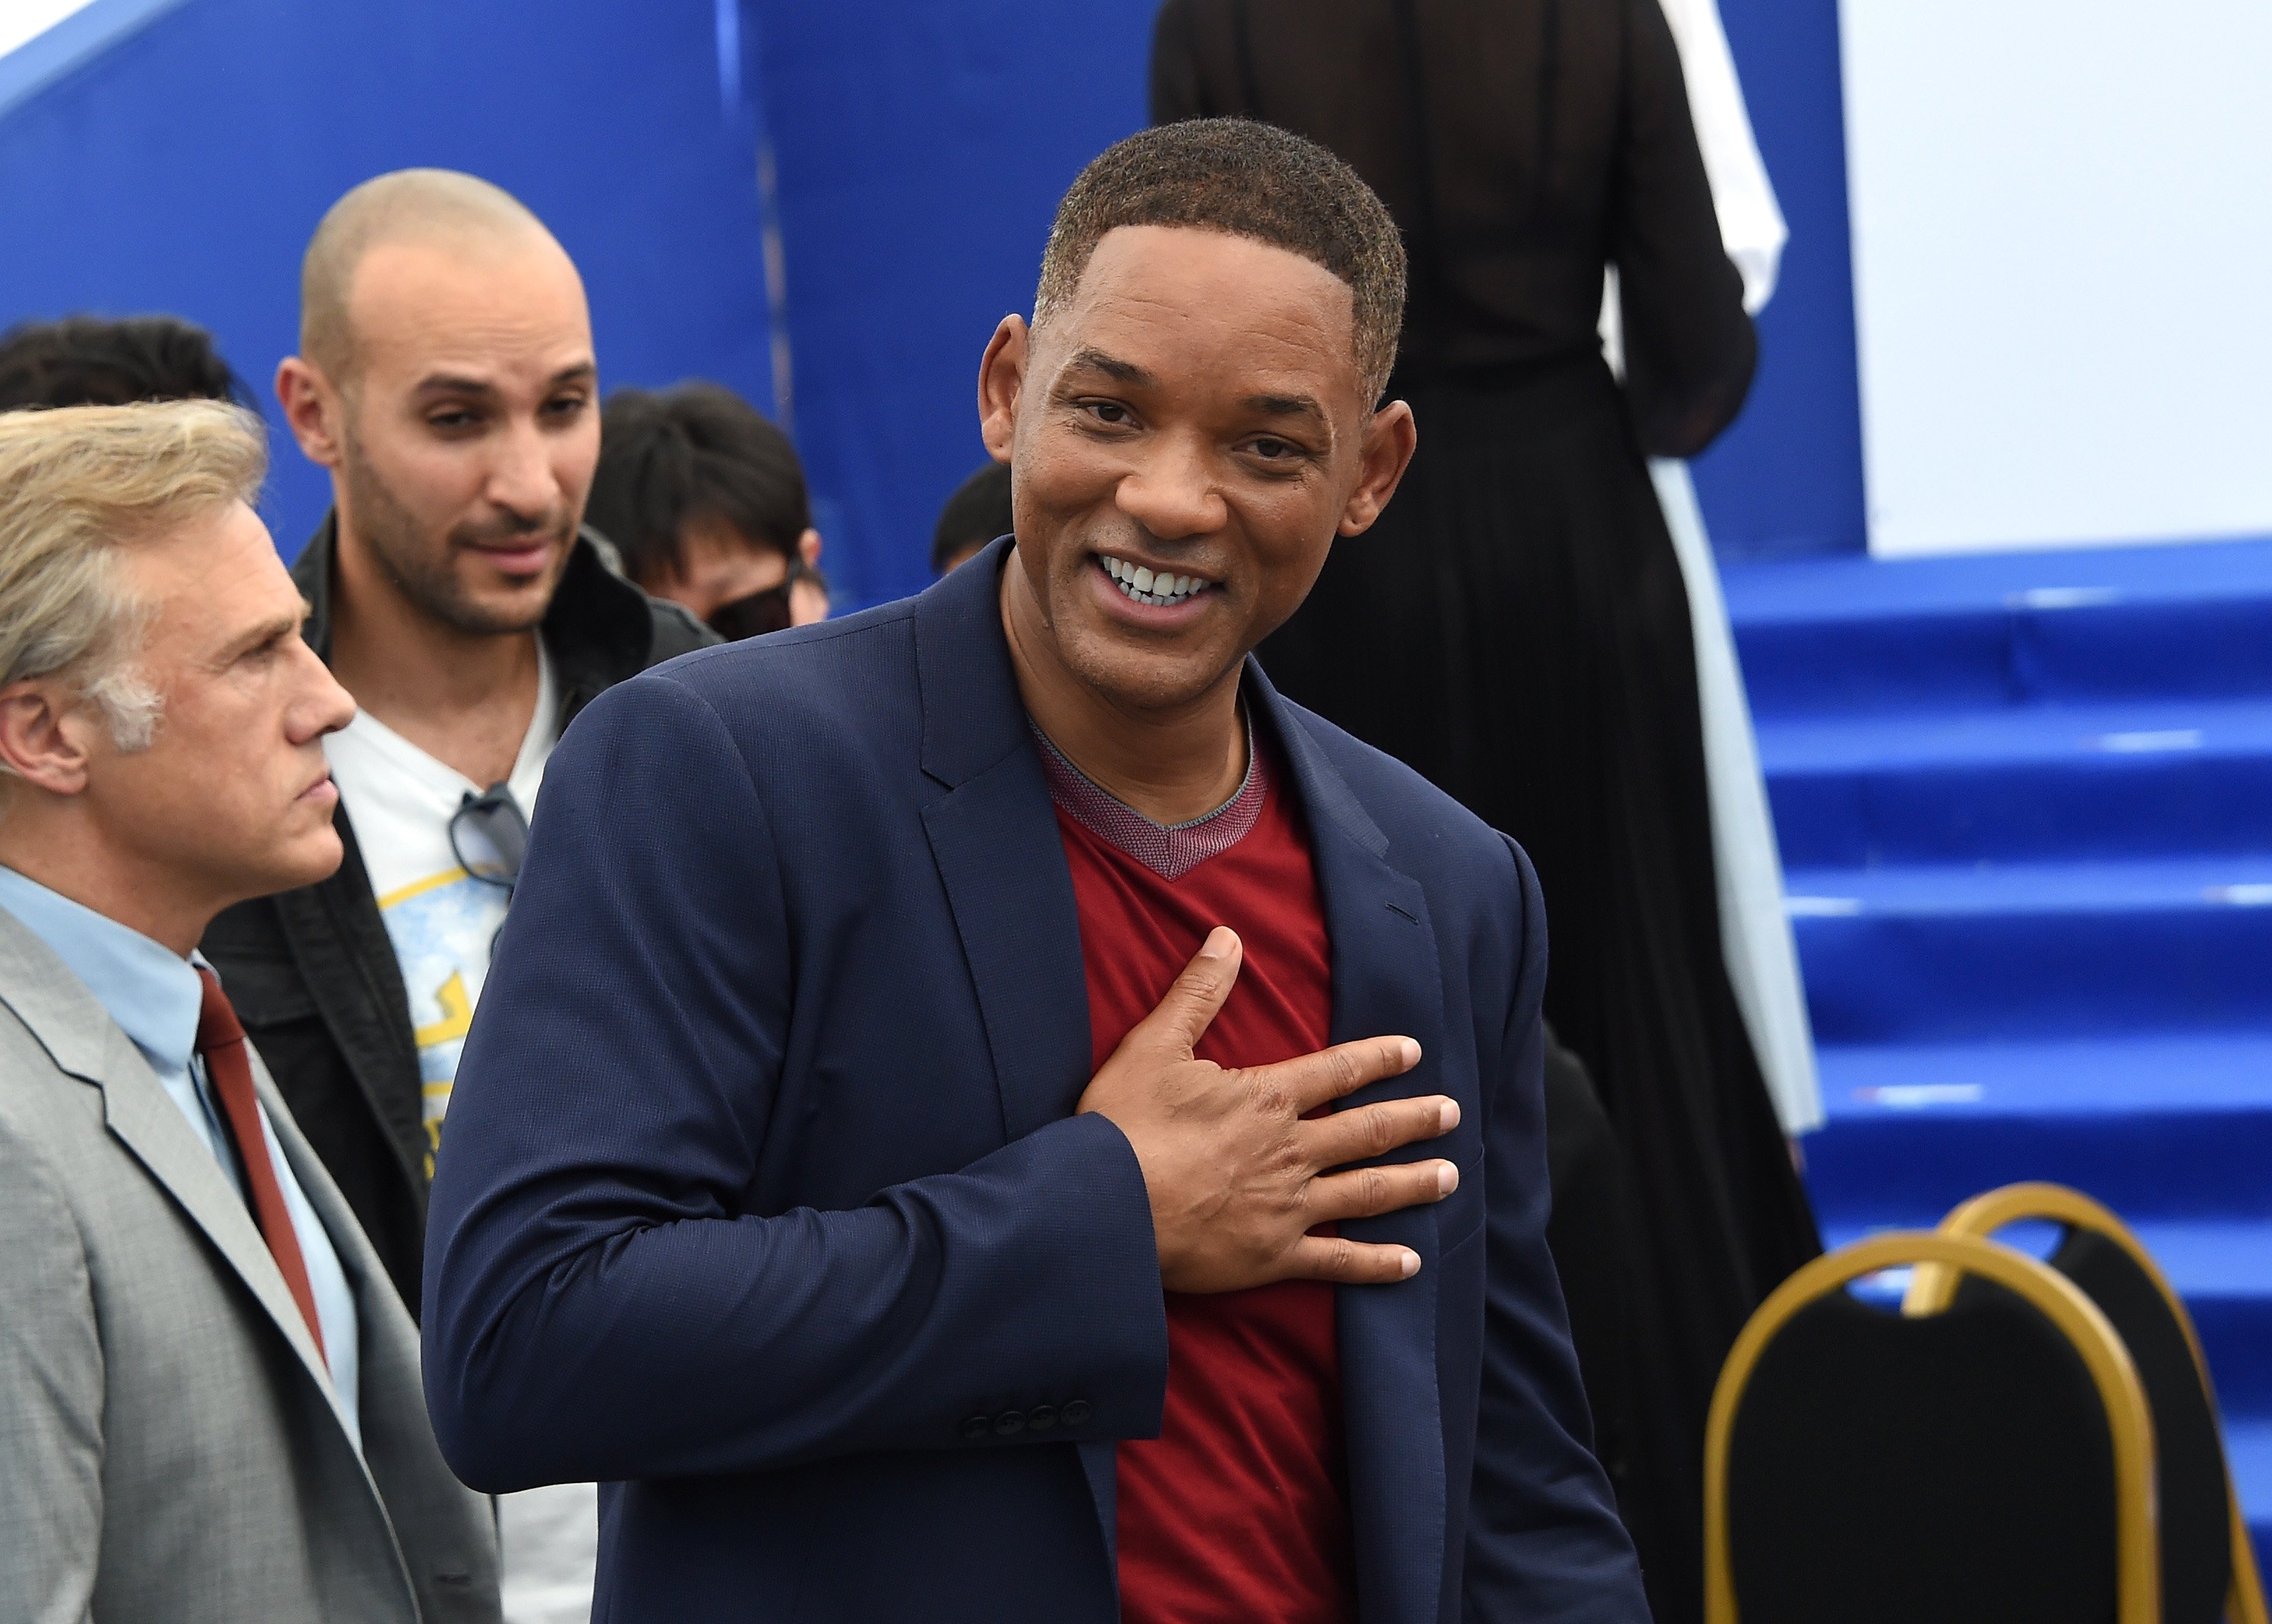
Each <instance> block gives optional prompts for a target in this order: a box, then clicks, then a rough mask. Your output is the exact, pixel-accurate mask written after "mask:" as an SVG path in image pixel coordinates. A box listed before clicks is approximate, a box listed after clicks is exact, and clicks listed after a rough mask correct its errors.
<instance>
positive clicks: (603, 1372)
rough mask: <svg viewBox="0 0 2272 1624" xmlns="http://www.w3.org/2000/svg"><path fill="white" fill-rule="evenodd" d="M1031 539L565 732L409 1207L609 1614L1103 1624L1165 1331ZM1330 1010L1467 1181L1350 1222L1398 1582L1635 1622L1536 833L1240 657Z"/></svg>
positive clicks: (453, 1407) (506, 1415) (475, 1453)
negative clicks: (576, 1524)
mask: <svg viewBox="0 0 2272 1624" xmlns="http://www.w3.org/2000/svg"><path fill="white" fill-rule="evenodd" d="M1003 556H1004V547H1003V545H1002V544H997V545H996V547H995V548H993V549H992V550H991V551H990V553H988V554H986V555H983V557H982V558H980V559H978V560H975V561H974V562H971V563H969V564H968V565H965V566H964V567H963V568H962V569H960V570H957V571H956V572H955V573H954V574H953V575H951V576H949V577H947V578H946V579H945V580H944V581H942V582H940V583H939V584H938V585H936V586H934V587H932V588H931V589H930V591H928V592H924V593H923V595H922V596H921V597H919V598H916V599H912V600H907V601H904V602H901V603H895V604H891V605H887V606H886V607H882V608H879V609H875V610H871V611H870V612H868V613H866V614H863V615H853V616H851V617H849V618H848V619H845V620H841V621H835V622H828V623H826V624H825V625H819V626H812V627H808V628H805V629H802V630H799V631H794V632H786V633H781V634H779V635H776V636H774V637H766V638H762V639H759V640H758V641H755V642H748V643H738V644H730V645H729V646H727V647H723V648H716V649H711V650H708V651H706V652H700V653H696V654H691V655H688V656H686V657H684V658H683V659H676V660H674V661H672V662H670V663H669V664H668V665H665V666H661V667H657V668H655V669H654V670H652V671H650V672H648V673H646V674H644V675H642V676H639V677H635V678H633V679H632V680H631V681H629V682H624V683H621V684H619V685H617V687H616V688H614V689H609V691H608V692H607V693H606V694H604V695H602V696H601V697H599V698H598V699H596V700H594V702H593V703H592V704H591V705H590V707H589V708H588V709H587V710H586V711H584V713H583V714H582V715H581V716H580V717H579V718H578V719H577V721H576V723H575V725H574V726H572V727H571V728H570V729H569V730H568V734H567V736H566V737H565V738H564V740H563V741H562V742H561V744H560V747H559V749H558V751H557V753H556V754H555V755H554V756H553V757H552V762H551V764H550V766H549V768H548V769H547V771H546V773H545V785H544V794H543V800H542V809H541V810H540V812H539V814H538V816H537V818H536V821H535V823H536V826H535V831H534V837H533V838H532V840H531V842H530V846H529V850H528V857H527V867H526V868H524V870H523V872H522V876H521V881H520V885H519V891H518V893H517V895H516V896H515V898H514V902H513V907H512V916H511V919H510V920H509V922H508V924H507V926H506V927H505V930H504V936H503V939H502V941H501V942H500V943H499V946H498V952H497V962H496V965H495V966H494V968H493V969H492V970H491V972H490V980H489V983H488V986H487V987H486V989H485V990H484V992H483V995H482V1000H481V1008H480V1013H479V1015H478V1017H477V1018H476V1019H475V1023H474V1029H473V1032H472V1035H471V1037H470V1038H469V1039H468V1041H467V1048H466V1052H465V1055H464V1058H463V1060H462V1062H461V1063H460V1068H459V1071H458V1079H457V1087H456V1091H455V1095H454V1097H453V1099H452V1105H451V1111H450V1120H449V1125H448V1128H447V1130H446V1133H445V1140H444V1144H443V1148H442V1151H441V1156H440V1158H439V1166H438V1170H437V1176H436V1180H435V1184H434V1191H433V1204H432V1212H431V1219H430V1233H429V1236H428V1240H427V1253H426V1258H427V1264H426V1284H425V1369H426V1390H427V1397H428V1400H429V1402H430V1404H431V1405H432V1409H433V1416H434V1424H435V1429H436V1432H437V1435H438V1436H439V1438H440V1440H441V1442H442V1447H443V1449H444V1452H445V1454H446V1456H448V1458H449V1460H450V1463H451V1464H452V1466H453V1467H455V1468H456V1470H457V1471H458V1472H459V1474H460V1476H462V1477H463V1478H464V1479H466V1481H467V1483H469V1484H471V1485H473V1486H475V1487H477V1488H482V1489H488V1490H506V1489H517V1488H523V1487H527V1486H532V1485H535V1484H542V1483H551V1482H560V1481H572V1480H578V1479H598V1480H599V1481H601V1482H602V1484H605V1485H607V1487H606V1488H605V1489H604V1490H603V1491H602V1513H601V1524H602V1538H601V1553H600V1587H599V1589H600V1594H599V1601H598V1605H597V1609H596V1613H595V1616H596V1617H597V1618H599V1619H601V1620H617V1621H624V1620H658V1621H660V1624H689V1621H690V1620H713V1619H721V1620H722V1619H736V1620H739V1619H749V1620H792V1619H793V1620H804V1621H808V1624H809V1621H826V1624H878V1621H879V1620H923V1621H924V1624H960V1621H965V1620H967V1621H968V1624H1017V1621H1022V1620H1031V1624H1085V1621H1088V1620H1094V1621H1095V1624H1110V1620H1113V1619H1114V1618H1115V1616H1116V1613H1117V1583H1116V1579H1115V1568H1114V1557H1113V1534H1114V1501H1113V1490H1114V1446H1115V1443H1116V1441H1117V1440H1119V1439H1123V1438H1144V1437H1149V1436H1152V1435H1154V1434H1156V1433H1157V1431H1158V1429H1159V1426H1160V1416H1161V1406H1162V1397H1163V1395H1164V1393H1165V1389H1166V1385H1167V1378H1168V1343H1167V1328H1166V1321H1165V1315H1164V1308H1163V1305H1162V1295H1161V1287H1160V1273H1159V1260H1158V1257H1157V1255H1156V1253H1155V1248H1154V1243H1153V1237H1152V1223H1151V1214H1150V1206H1149V1203H1147V1200H1146V1197H1145V1192H1144V1180H1143V1175H1142V1173H1141V1172H1140V1169H1139V1168H1138V1166H1137V1163H1136V1158H1135V1156H1134V1153H1133V1152H1132V1151H1131V1150H1130V1148H1129V1145H1128V1143H1127V1141H1126V1139H1125V1137H1123V1136H1122V1135H1121V1133H1120V1131H1119V1129H1117V1128H1115V1127H1114V1126H1113V1125H1112V1124H1111V1123H1110V1122H1109V1121H1106V1120H1105V1119H1104V1118H1102V1117H1101V1116H1095V1115H1089V1116H1075V1115H1073V1114H1072V1108H1073V1105H1074V1103H1075V1101H1076V1100H1077V1099H1079V1098H1080V1093H1081V1091H1082V1089H1083V1088H1084V1087H1086V1086H1087V1082H1088V1078H1089V1028H1088V1001H1087V989H1086V985H1085V982H1084V980H1083V977H1082V972H1081V957H1080V927H1079V923H1078V920H1077V917H1076V914H1075V912H1074V905H1073V893H1072V880H1071V877H1070V874H1069V872H1068V870H1067V868H1066V865H1065V854H1064V847H1063V846H1062V844H1061V841H1060V838H1059V835H1058V825H1057V820H1056V817H1055V815H1054V812H1053V810H1052V808H1051V806H1050V793H1049V788H1048V785H1047V783H1046V781H1045V779H1044V778H1043V773H1042V767H1041V763H1040V761H1039V759H1038V757H1037V756H1036V755H1035V747H1034V743H1033V741H1032V739H1031V737H1030V735H1029V733H1028V726H1027V722H1026V716H1025V711H1024V709H1023V706H1022V705H1021V704H1020V699H1019V697H1018V691H1017V686H1016V682H1015V679H1014V676H1013V673H1012V670H1011V666H1010V660H1009V655H1008V652H1007V649H1006V647H1005V643H1004V639H1003V635H1002V629H1001V622H1000V618H999V613H998V608H997V603H996V585H997V581H998V571H999V569H1000V566H1001V564H1002V561H1003ZM1246 687H1247V693H1248V696H1249V703H1250V705H1251V707H1252V714H1253V715H1254V717H1255V719H1256V721H1257V723H1258V725H1259V726H1263V727H1266V728H1267V729H1269V730H1270V732H1271V733H1272V734H1274V736H1275V737H1276V739H1277V741H1279V743H1280V745H1281V746H1282V749H1283V751H1284V755H1285V759H1286V760H1287V762H1288V763H1289V765H1290V768H1291V778H1292V781H1293V784H1294V786H1295V788H1296V791H1297V793H1298V795H1299V798H1300V804H1301V807H1302V808H1303V811H1304V816H1305V818H1306V820H1307V823H1308V826H1309V830H1310V836H1311V843H1312V849H1313V852H1314V855H1315V861H1316V867H1317V874H1318V881H1319V889H1320V890H1321V892H1322V894H1323V898H1324V903H1325V909H1326V916H1327V930H1328V933H1329V935H1330V938H1331V942H1332V946H1333V988H1334V1015H1333V1034H1334V1039H1336V1040H1337V1041H1338V1040H1342V1039H1352V1038H1359V1037H1367V1036H1371V1035H1374V1034H1378V1033H1384V1032H1401V1033H1408V1034H1409V1035H1411V1036H1412V1037H1414V1038H1416V1039H1418V1040H1419V1041H1420V1044H1421V1045H1422V1047H1423V1048H1424V1051H1425V1058H1424V1060H1423V1061H1422V1062H1421V1064H1420V1067H1419V1069H1417V1070H1416V1071H1415V1072H1414V1073H1412V1074H1409V1075H1408V1076H1402V1077H1398V1078H1394V1079H1392V1080H1390V1081H1389V1082H1386V1083H1384V1084H1376V1085H1374V1086H1373V1087H1372V1088H1371V1089H1370V1090H1368V1091H1365V1092H1364V1093H1360V1094H1358V1095H1356V1096H1355V1099H1356V1100H1358V1101H1363V1100H1365V1099H1371V1098H1387V1097H1394V1096H1398V1095H1406V1094H1416V1093H1426V1092H1431V1091H1440V1092H1443V1093H1446V1094H1449V1095H1451V1096H1452V1097H1454V1099H1458V1100H1459V1101H1460V1104H1461V1112H1462V1115H1461V1125H1460V1127H1459V1129H1457V1130H1456V1131H1455V1132H1454V1134H1452V1135H1451V1136H1448V1137H1447V1138H1446V1139H1443V1140H1438V1141H1434V1142H1431V1143H1428V1144H1422V1145H1419V1146H1415V1147H1412V1148H1410V1149H1409V1150H1408V1151H1403V1152H1401V1153H1400V1158H1416V1157H1423V1156H1436V1155H1439V1154H1444V1155H1449V1156H1450V1157H1452V1158H1454V1159H1455V1160H1456V1161H1457V1162H1458V1164H1459V1166H1460V1170H1461V1183H1460V1188H1459V1189H1458V1190H1457V1191H1456V1192H1455V1193H1454V1195H1453V1196H1451V1197H1450V1198H1449V1199H1447V1200H1446V1201H1444V1202H1442V1203H1439V1204H1438V1205H1434V1206H1425V1207H1418V1208H1414V1209H1411V1210H1409V1211H1403V1212H1400V1213H1396V1214H1394V1215H1391V1216H1389V1217H1387V1218H1379V1219H1372V1220H1367V1221H1365V1222H1363V1223H1356V1224H1350V1225H1346V1226H1345V1233H1349V1234H1350V1235H1352V1236H1356V1237H1357V1238H1359V1239H1364V1240H1394V1241H1401V1242H1402V1243H1403V1244H1405V1245H1407V1246H1409V1247H1411V1248H1413V1249H1414V1250H1415V1251H1416V1252H1417V1253H1418V1254H1419V1255H1420V1257H1421V1259H1422V1266H1421V1269H1420V1271H1419V1273H1418V1274H1417V1275H1416V1276H1415V1277H1414V1278H1411V1279H1409V1280H1407V1281H1404V1282H1402V1283H1401V1284H1398V1285H1379V1286H1345V1287H1342V1288H1341V1289H1340V1291H1339V1293H1338V1300H1337V1310H1338V1315H1339V1336H1340V1345H1341V1361H1342V1382H1343V1387H1344V1391H1345V1399H1344V1403H1345V1406H1346V1414H1347V1435H1348V1451H1349V1498H1350V1511H1351V1514H1352V1520H1353V1523H1354V1527H1355V1533H1356V1576H1357V1588H1358V1602H1359V1612H1360V1615H1361V1617H1362V1618H1363V1619H1364V1621H1365V1624H1422V1621H1423V1620H1436V1621H1439V1624H1449V1621H1451V1620H1460V1619H1467V1620H1488V1621H1492V1624H1497V1621H1499V1620H1505V1621H1506V1624H1518V1621H1519V1624H1558V1621H1561V1620H1569V1621H1571V1624H1576V1621H1577V1620H1588V1624H1592V1621H1596V1620H1598V1621H1600V1624H1612V1621H1614V1624H1645V1620H1647V1618H1648V1608H1647V1604H1646V1603H1645V1602H1644V1601H1643V1599H1642V1597H1641V1590H1640V1577H1639V1574H1638V1571H1637V1568H1636V1567H1635V1564H1634V1561H1633V1550H1632V1546H1631V1545H1630V1544H1629V1542H1628V1541H1627V1539H1626V1534H1625V1531H1624V1529H1623V1527H1622V1526H1621V1524H1620V1523H1619V1522H1618V1516H1617V1513H1616V1510H1615V1509H1614V1505H1613V1502H1612V1500H1611V1491H1610V1488H1609V1486H1608V1483H1607V1480H1606V1479H1604V1478H1603V1474H1602V1471H1601V1469H1600V1467H1599V1466H1598V1465H1597V1464H1596V1462H1595V1460H1594V1458H1593V1455H1592V1452H1591V1449H1590V1448H1589V1446H1588V1423H1587V1419H1586V1409H1585V1402H1584V1398H1583V1396H1582V1393H1581V1389H1580V1386H1579V1381H1578V1374H1577V1368H1576V1365H1575V1362H1574V1360H1573V1357H1572V1355H1571V1352H1570V1344H1569V1338H1568V1334H1567V1331H1566V1327H1565V1322H1564V1315H1563V1308H1562V1300H1561V1293H1560V1288H1559V1286H1558V1284H1557V1282H1556V1279H1555V1274H1554V1267H1553V1264H1552V1263H1551V1260H1550V1258H1549V1257H1548V1255H1547V1250H1546V1243H1545V1240H1544V1230H1545V1224H1546V1216H1547V1206H1548V1196H1547V1185H1546V1150H1545V1146H1546V1135H1545V1128H1544V1124H1543V1114H1542V1105H1541V1096H1540V1066H1541V1057H1542V1047H1541V1043H1542V1038H1541V1033H1542V1028H1541V1026H1540V1022H1539V1012H1538V1011H1539V997H1540V993H1541V991H1542V988H1543V984H1544V980H1545V974H1546V947H1545V926H1544V920H1543V914H1542V911H1541V905H1540V901H1539V896H1538V890H1537V885H1536V881H1535V880H1534V879H1533V877H1532V875H1531V872H1530V868H1529V864H1528V861H1527V860H1525V859H1524V858H1523V856H1522V854H1521V852H1519V851H1518V850H1517V849H1516V848H1515V847H1514V846H1513V843H1512V842H1510V841H1508V840H1506V838H1504V837H1502V836H1499V835H1497V834H1494V833H1492V832H1491V831H1490V830H1488V829H1486V828H1485V827H1484V825H1483V824H1482V823H1478V822H1477V821H1476V819H1475V818H1473V817H1472V816H1469V814H1468V813H1466V812H1465V811H1463V810H1462V809H1461V808H1460V807H1458V806H1457V805H1456V804H1454V802H1453V801H1450V800H1448V799H1447V798H1446V797H1445V796H1444V795H1442V794H1440V793H1438V792H1437V791H1436V790H1434V789H1432V788H1431V787H1430V786H1428V785H1427V784H1426V783H1424V781H1423V780H1421V779H1420V778H1418V777H1416V775H1414V774H1413V773H1412V772H1410V771H1408V770H1407V769H1405V768H1404V767H1402V766H1401V765H1399V764H1397V763H1395V762H1394V761H1392V760H1390V759H1389V758H1388V757H1387V756H1383V755H1381V754H1379V752H1377V751H1375V750H1372V749H1369V748H1367V747H1365V746H1364V745H1362V744H1359V743H1357V742H1356V741H1355V740H1353V739H1351V738H1349V736H1348V735H1347V734H1342V733H1341V732H1340V731H1339V730H1337V729H1335V728H1334V727H1333V726H1329V725H1328V724H1327V723H1326V722H1324V721H1322V720H1320V719H1319V718H1317V717H1315V716H1312V715H1311V714H1310V713H1309V712H1307V711H1304V710H1301V709H1300V708H1299V707H1297V706H1296V705H1294V704H1289V703H1288V702H1287V701H1285V700H1283V699H1282V698H1280V697H1278V696H1277V695H1276V694H1275V693H1274V691H1273V690H1272V689H1271V688H1270V686H1269V684H1268V683H1267V682H1265V681H1264V680H1263V678H1262V675H1261V674H1260V671H1259V668H1257V667H1249V669H1248V672H1247V674H1246Z"/></svg>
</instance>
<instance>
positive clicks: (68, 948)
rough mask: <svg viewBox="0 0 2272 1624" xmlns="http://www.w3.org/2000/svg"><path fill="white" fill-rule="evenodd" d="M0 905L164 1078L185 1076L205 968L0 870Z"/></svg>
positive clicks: (194, 1044)
mask: <svg viewBox="0 0 2272 1624" xmlns="http://www.w3.org/2000/svg"><path fill="white" fill-rule="evenodd" d="M0 908H5V909H7V911H8V912H9V913H12V914H14V915H15V916H16V918H17V920H19V921H20V922H21V923H22V925H23V927H24V928H25V929H26V930H28V931H30V932H31V933H32V934H33V935H35V936H37V937H39V939H40V940H41V941H42V942H46V943H47V944H48V947H49V950H52V951H53V952H54V954H55V956H56V957H57V958H60V959H62V960H63V961H64V966H65V968H67V969H69V970H70V971H71V973H72V974H73V975H75V976H77V977H78V979H79V980H81V981H82V982H84V983H85V984H86V990H87V991H88V992H90V993H92V994H93V995H94V999H95V1002H97V1003H100V1004H101V1006H102V1007H103V1009H104V1010H105V1011H106V1012H107V1013H108V1015H109V1017H110V1018H111V1019H112V1020H114V1021H116V1022H117V1023H118V1029H119V1030H120V1031H121V1032H124V1033H125V1034H126V1035H127V1036H128V1037H129V1038H131V1039H133V1041H134V1047H136V1048H138V1049H139V1050H141V1051H142V1054H143V1056H144V1058H146V1060H148V1061H149V1062H150V1066H151V1069H153V1070H154V1071H155V1072H157V1073H158V1075H159V1076H168V1075H170V1074H172V1073H175V1072H179V1071H186V1070H188V1069H189V1067H190V1056H191V1054H193V1053H195V1052H196V1049H197V1045H198V1016H199V1014H200V1013H201V1012H202V1011H203V1009H204V1008H205V984H204V983H203V982H202V981H200V980H198V970H197V967H198V965H199V964H201V963H203V962H204V961H203V960H202V959H198V958H197V957H195V956H194V955H193V956H192V957H190V958H183V957H182V956H181V955H180V954H178V953H176V952H175V951H174V950H172V949H171V948H168V947H166V946H164V945H163V944H162V943H160V942H153V941H152V940H151V939H150V938H149V937H147V936H146V935H143V934H142V933H141V932H140V931H138V930H132V929H130V928H129V927H126V926H124V925H122V924H120V923H119V922H118V921H117V920H113V919H107V918H105V917H104V916H103V915H101V914H100V913H96V912H95V911H94V910H93V909H92V908H90V907H87V906H86V905H83V904H80V903H76V902H73V901H72V900H71V898H68V897H66V896H64V895H63V894H62V893H61V892H59V891H52V890H49V889H48V888H47V887H46V886H44V885H42V884H41V883H39V882H38V881H36V880H29V879H26V878H25V877H24V876H23V875H20V874H19V873H17V872H16V871H15V870H14V869H13V868H6V867H0Z"/></svg>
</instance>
